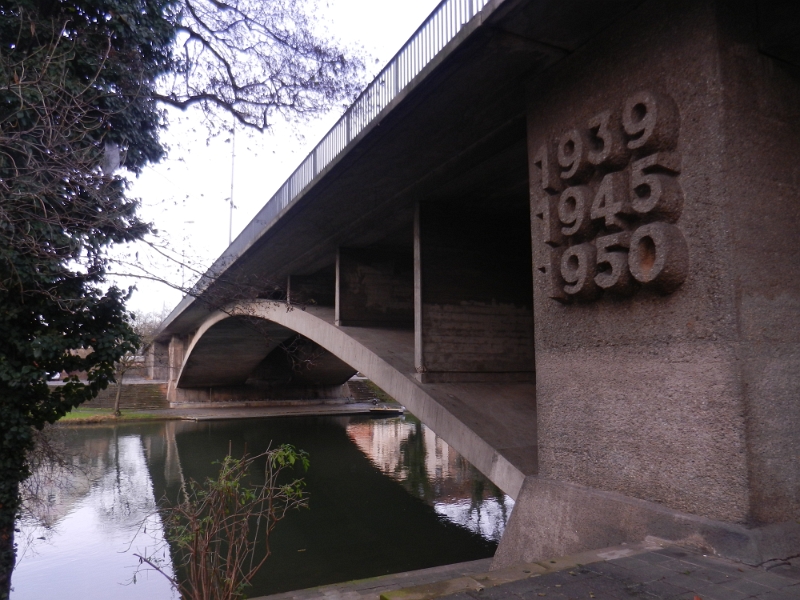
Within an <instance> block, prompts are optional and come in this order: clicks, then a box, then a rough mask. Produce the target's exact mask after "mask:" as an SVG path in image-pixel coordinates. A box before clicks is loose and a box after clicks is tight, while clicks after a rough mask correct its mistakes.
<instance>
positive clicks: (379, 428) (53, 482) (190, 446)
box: [11, 414, 513, 600]
mask: <svg viewBox="0 0 800 600" xmlns="http://www.w3.org/2000/svg"><path fill="white" fill-rule="evenodd" d="M53 430H54V431H55V438H56V439H55V443H56V444H58V445H59V447H60V450H61V452H62V454H63V455H64V456H66V457H67V458H68V461H69V463H70V465H72V468H67V469H54V470H48V469H41V470H40V471H39V472H38V474H37V475H36V476H35V477H34V480H33V481H34V482H35V483H36V485H37V486H38V488H37V494H36V497H37V498H38V499H39V502H38V504H34V505H32V506H31V507H30V509H29V510H28V511H27V513H26V516H25V518H24V519H22V521H21V523H20V529H21V531H20V533H19V534H17V535H18V542H19V546H20V548H19V554H20V558H19V561H18V566H17V568H16V570H15V572H14V576H13V581H12V584H13V587H14V591H13V592H12V595H11V598H12V600H28V599H34V598H36V599H39V598H59V599H63V600H73V599H75V600H77V599H81V600H91V599H93V598H97V599H100V598H102V599H104V600H105V599H108V598H120V599H127V598H131V599H134V598H135V599H145V598H146V599H148V600H150V599H152V600H160V599H165V600H166V599H168V598H177V594H175V593H174V592H172V590H171V589H170V586H169V584H168V582H167V580H166V579H165V578H164V577H163V576H161V575H160V574H158V573H155V572H153V571H147V570H144V569H142V568H141V566H139V564H138V559H136V557H135V556H134V553H140V554H145V555H152V553H153V549H154V548H162V549H161V550H159V552H161V555H160V558H161V559H162V560H163V561H164V565H165V568H166V570H167V571H168V572H171V570H170V563H169V560H170V556H169V552H167V551H166V550H163V543H162V542H163V537H162V535H163V531H162V525H161V522H160V520H159V518H158V516H157V514H155V509H156V507H157V499H161V498H163V497H168V498H176V497H177V496H178V494H179V490H180V489H181V486H183V485H185V484H186V483H187V482H188V481H189V480H191V479H194V480H196V481H201V480H203V479H205V478H206V477H208V476H215V475H216V470H217V469H218V467H216V466H215V465H214V464H213V463H214V462H215V461H218V460H219V459H221V458H222V457H223V456H224V455H225V454H226V453H227V451H228V448H229V445H230V447H231V450H232V454H233V455H234V456H239V455H241V454H242V453H243V452H244V451H245V449H246V450H247V452H248V453H250V454H256V453H258V452H261V451H263V450H265V449H266V448H267V446H269V445H270V444H271V445H272V446H275V445H277V444H283V443H290V444H293V445H294V446H295V447H297V448H301V449H304V450H306V451H307V452H308V453H309V454H310V460H311V466H310V468H309V470H308V472H307V473H306V474H305V481H306V484H307V488H306V489H307V491H308V493H309V510H303V511H298V512H294V513H291V514H290V515H289V516H288V517H287V518H286V519H285V520H284V521H282V522H280V523H279V524H278V526H277V528H276V529H275V531H274V532H273V535H272V537H271V542H270V545H271V547H272V552H273V554H272V556H271V557H270V558H269V559H268V560H267V562H266V564H265V566H264V568H263V569H262V570H261V572H260V573H259V575H258V576H257V577H256V579H255V580H254V582H253V587H252V588H249V589H248V596H250V597H254V596H259V595H266V594H273V593H278V592H283V591H288V590H294V589H302V588H307V587H313V586H317V585H324V584H327V583H335V582H339V581H347V580H352V579H361V578H365V577H374V576H378V575H384V574H387V573H396V572H400V571H409V570H414V569H422V568H427V567H432V566H438V565H443V564H450V563H454V562H460V561H466V560H475V559H478V558H485V557H489V556H491V555H492V554H493V553H494V550H495V548H496V546H497V542H498V541H499V539H500V536H501V535H502V532H503V529H504V527H505V524H506V522H507V520H508V518H509V516H510V513H511V509H512V507H513V501H512V500H511V499H510V498H508V497H507V496H505V495H504V494H503V493H502V492H501V491H500V490H499V489H497V488H496V487H495V486H494V485H493V484H491V483H490V482H489V481H488V480H487V479H485V478H484V477H483V476H482V475H481V474H480V473H479V472H477V471H476V470H475V469H474V468H473V467H472V466H471V465H470V464H469V463H468V462H467V461H466V460H465V459H464V458H463V457H461V456H460V455H459V454H458V453H456V452H455V451H454V450H453V449H452V448H450V447H449V446H448V445H447V444H446V443H445V442H444V441H443V440H442V439H441V438H439V437H438V436H436V435H435V434H434V433H433V432H432V431H431V430H430V429H428V428H427V427H425V426H424V425H422V424H421V423H420V422H419V421H417V420H416V419H415V418H414V417H413V416H411V415H408V414H407V415H404V416H402V417H395V418H386V419H371V418H368V417H302V418H300V417H285V418H273V419H250V420H236V421H204V422H191V421H164V422H157V423H131V424H124V425H108V426H102V425H97V426H95V425H83V426H59V427H55V428H53ZM134 581H135V582H134Z"/></svg>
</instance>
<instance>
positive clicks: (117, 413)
mask: <svg viewBox="0 0 800 600" xmlns="http://www.w3.org/2000/svg"><path fill="white" fill-rule="evenodd" d="M123 376H124V375H121V376H120V378H119V381H117V397H116V398H114V416H115V417H119V416H120V415H122V412H120V410H119V398H120V396H122V377H123Z"/></svg>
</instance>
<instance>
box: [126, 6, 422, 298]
mask: <svg viewBox="0 0 800 600" xmlns="http://www.w3.org/2000/svg"><path fill="white" fill-rule="evenodd" d="M437 4H438V1H436V0H330V1H329V2H328V3H325V2H321V4H320V15H319V16H320V17H321V22H323V23H325V24H326V25H327V28H328V30H329V31H330V32H331V34H332V35H333V36H335V37H337V38H339V40H341V42H343V43H344V44H346V45H348V46H355V47H362V48H363V49H364V50H365V51H366V52H367V53H368V55H369V56H371V58H372V61H371V62H370V64H369V65H368V68H369V71H370V73H371V74H372V75H374V74H377V73H378V72H379V71H380V69H381V68H383V66H384V65H385V64H386V63H387V62H388V61H389V60H390V59H391V58H392V56H394V54H395V53H396V52H397V51H398V50H399V49H400V47H401V46H402V45H403V44H404V43H405V42H406V40H407V39H408V38H409V37H410V36H411V34H413V32H414V31H415V30H416V29H417V27H419V25H420V24H421V23H422V21H423V20H424V19H425V18H426V17H427V16H428V15H429V14H430V13H431V11H432V10H433V9H434V8H435V7H436V5H437ZM343 111H344V107H341V108H339V109H337V110H334V111H332V112H331V114H329V115H327V116H326V117H323V118H319V119H317V120H315V121H312V122H309V123H307V124H305V125H303V126H302V127H300V128H298V129H296V130H294V129H293V128H291V127H290V126H288V125H285V124H282V123H279V124H276V126H275V127H274V128H273V130H272V132H271V133H266V134H258V133H253V132H245V131H241V130H237V134H236V153H235V161H234V168H233V173H234V179H233V182H234V185H233V190H234V192H233V199H234V205H235V210H234V212H233V221H232V223H233V238H234V239H235V238H236V236H237V235H238V234H239V232H240V231H241V230H242V229H243V228H244V226H245V225H247V223H248V222H249V221H250V220H251V219H252V218H253V217H254V216H255V215H256V213H257V212H258V211H259V210H260V209H261V207H262V206H263V205H264V203H265V202H266V201H267V200H268V199H269V198H270V197H271V196H272V195H273V194H274V193H275V191H276V190H277V189H278V187H279V186H280V185H281V184H283V182H284V181H285V180H286V179H287V178H288V176H289V175H290V174H291V173H292V171H294V169H295V168H296V167H297V166H298V165H299V164H300V162H301V161H302V160H303V158H305V156H306V155H307V154H308V153H309V152H310V151H311V149H312V148H313V147H314V146H315V145H316V144H317V143H318V142H319V141H320V140H321V139H322V137H323V136H324V135H325V133H326V132H327V131H328V129H330V127H331V126H333V124H334V123H335V122H336V120H337V119H338V118H339V116H341V114H342V112H343ZM169 119H170V127H169V129H168V131H166V132H165V133H164V134H163V138H162V139H163V140H164V141H165V142H166V143H167V145H168V146H169V147H170V152H169V155H168V157H167V158H166V159H165V160H163V161H162V162H161V163H159V164H158V165H154V166H152V167H150V168H148V169H147V170H146V171H145V172H144V173H143V174H142V175H141V176H140V177H138V178H135V179H134V180H133V182H132V186H131V189H130V194H131V195H132V196H134V197H138V198H140V199H141V200H142V209H141V211H140V214H141V215H142V216H143V217H144V218H145V219H146V220H148V221H151V222H152V223H154V224H155V226H156V228H157V229H158V230H159V231H160V236H161V237H162V238H164V239H165V240H166V241H167V242H168V243H169V245H170V246H172V248H173V249H174V251H175V252H176V253H178V254H182V255H183V256H184V257H185V259H186V262H187V263H191V264H193V265H202V267H207V266H208V265H210V264H211V263H212V262H213V261H214V260H215V259H216V258H217V257H218V256H219V255H221V254H222V252H223V251H224V250H225V248H226V247H227V246H228V235H229V234H228V225H229V212H230V209H229V204H228V198H230V195H231V139H230V136H229V135H222V136H218V137H216V138H214V139H211V140H210V141H209V140H207V138H208V133H207V129H205V128H204V127H203V125H202V124H201V122H200V115H199V113H198V112H195V111H188V112H179V111H172V112H170V116H169ZM125 256H126V257H130V259H131V260H133V261H136V262H138V263H139V264H141V265H143V266H145V267H146V268H147V269H149V270H151V271H153V272H155V273H157V274H158V276H160V277H163V278H165V279H167V280H169V281H171V282H174V283H175V284H176V285H180V284H181V282H182V281H183V282H185V283H186V284H188V283H189V282H190V281H192V280H193V279H194V277H195V276H196V275H195V273H193V272H192V271H191V269H181V267H179V266H178V265H177V264H175V263H171V262H169V261H165V260H158V257H157V256H155V255H154V253H153V252H152V251H148V249H147V248H145V247H143V246H137V247H134V248H131V249H129V250H128V251H127V252H126V253H125ZM117 269H120V267H117ZM133 283H135V284H136V287H137V290H136V291H135V292H134V294H133V297H132V298H131V300H130V302H129V303H128V306H129V308H130V309H131V310H134V311H137V312H161V311H162V310H169V309H172V308H173V307H174V306H175V305H177V303H178V302H179V301H180V299H181V294H180V292H178V291H177V290H175V289H173V288H170V287H169V286H167V285H164V284H161V283H155V282H148V281H146V280H141V279H140V280H138V281H135V282H134V281H132V280H130V279H127V278H120V279H119V281H118V284H119V285H124V286H128V285H131V284H133Z"/></svg>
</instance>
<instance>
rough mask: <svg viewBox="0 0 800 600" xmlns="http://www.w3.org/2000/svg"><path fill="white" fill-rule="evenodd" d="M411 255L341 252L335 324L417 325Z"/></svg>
mask: <svg viewBox="0 0 800 600" xmlns="http://www.w3.org/2000/svg"><path fill="white" fill-rule="evenodd" d="M413 269H414V259H413V256H412V254H411V252H404V251H402V250H386V249H374V248H366V249H362V248H339V251H338V253H337V256H336V316H335V320H336V324H337V325H351V326H357V327H358V326H361V327H366V326H372V327H375V326H377V327H408V328H409V329H410V328H411V327H412V326H413V324H414V270H413Z"/></svg>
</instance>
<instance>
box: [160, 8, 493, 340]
mask: <svg viewBox="0 0 800 600" xmlns="http://www.w3.org/2000/svg"><path fill="white" fill-rule="evenodd" d="M492 1H496V0H443V1H442V2H441V3H440V4H439V5H438V6H437V7H436V9H435V10H434V11H433V12H432V13H431V15H430V16H429V17H428V18H427V19H426V20H425V22H424V23H423V24H422V25H420V26H419V28H418V29H417V30H416V31H415V32H414V35H412V36H411V38H410V39H409V40H408V41H407V42H406V43H405V45H404V46H403V47H402V48H401V49H400V51H399V52H398V53H397V54H395V55H394V57H393V58H392V60H391V61H389V64H387V65H386V66H385V67H384V68H383V70H382V71H381V72H380V73H379V74H378V76H377V77H375V79H374V80H373V81H372V83H370V84H369V85H368V86H367V88H366V89H365V90H364V91H363V92H362V93H361V95H360V96H359V97H358V98H357V99H356V101H355V102H353V104H352V105H351V106H350V108H348V109H347V111H346V112H345V113H344V115H342V118H341V119H339V121H337V123H336V125H334V126H333V127H332V128H331V130H330V131H329V132H328V133H327V134H326V135H325V137H324V138H322V141H321V142H320V143H319V144H317V146H316V147H315V148H314V149H313V150H312V151H311V153H310V154H309V155H308V156H307V157H306V158H305V160H303V162H302V163H300V166H299V167H297V169H295V171H294V173H292V174H291V176H290V177H289V179H287V180H286V182H285V183H284V184H283V185H282V186H281V187H280V188H278V191H277V192H275V194H274V195H273V196H272V197H271V198H270V199H269V200H268V201H267V203H266V204H265V205H264V207H263V208H262V209H261V210H260V211H259V213H258V214H257V215H256V217H255V218H254V219H253V220H252V221H250V223H248V224H247V226H246V227H245V228H244V230H243V231H242V232H241V233H240V234H239V235H238V236H237V237H236V239H235V240H234V241H233V243H232V244H231V245H230V246H228V249H227V250H226V251H225V252H223V254H222V256H220V257H219V258H218V259H217V260H216V261H215V262H214V264H213V265H211V268H210V269H209V270H208V271H207V272H206V273H205V274H203V275H201V276H200V278H199V280H198V281H197V282H195V284H194V286H193V287H192V292H191V293H189V294H187V295H186V296H184V298H183V300H181V302H180V304H178V306H177V307H175V309H174V310H173V311H172V313H170V315H169V317H167V319H166V320H165V321H164V323H162V325H161V330H162V331H163V330H165V329H166V328H168V327H169V325H170V324H171V323H172V321H174V320H175V319H176V318H178V316H179V315H180V314H181V313H182V312H183V311H184V310H185V309H186V308H187V307H188V306H189V305H190V304H191V303H192V302H193V301H194V298H196V297H197V296H199V295H200V294H202V292H203V291H204V290H205V289H206V288H207V287H208V286H209V285H210V284H211V283H212V282H214V281H215V280H216V279H217V278H218V277H219V276H220V275H222V273H223V272H224V271H225V270H226V269H227V268H228V267H229V266H230V265H231V264H232V263H233V262H235V261H236V260H237V258H238V257H239V256H240V255H241V253H242V252H244V251H245V250H246V249H247V247H248V246H250V244H251V243H253V242H254V241H255V240H256V239H257V238H258V237H259V236H260V235H261V233H262V232H263V231H264V227H265V226H266V225H268V224H269V223H271V222H272V221H273V220H274V219H275V217H277V216H278V214H279V213H280V212H281V211H282V210H283V209H285V208H286V207H287V206H289V205H290V204H291V203H292V202H293V201H294V200H295V199H296V198H297V197H298V196H299V195H300V194H301V193H302V192H303V190H305V189H306V188H307V187H308V186H309V184H311V182H312V181H314V179H315V178H316V177H317V176H318V175H319V174H320V173H321V172H322V171H324V170H325V168H326V167H327V166H328V165H330V164H331V163H332V162H333V161H334V160H335V159H336V157H337V156H338V155H339V154H341V152H342V151H343V150H344V149H345V148H346V147H347V145H348V144H349V143H350V142H352V141H353V140H354V139H355V138H356V137H357V136H358V134H360V133H361V132H362V131H363V130H364V129H365V128H366V127H367V126H368V125H369V124H370V123H371V122H372V120H373V119H375V117H377V116H378V115H379V114H380V113H381V111H382V110H384V109H385V108H386V107H387V106H389V104H390V103H391V102H392V100H394V99H395V98H397V96H399V95H400V93H401V92H402V91H403V90H404V89H405V88H406V86H408V84H410V83H411V82H412V81H413V80H414V78H415V77H417V75H419V74H420V73H421V72H422V70H423V69H424V68H425V67H426V66H427V65H428V64H429V63H430V62H431V61H432V60H433V59H434V58H435V57H436V55H437V54H439V52H441V50H442V49H443V48H444V47H445V46H446V45H447V44H448V43H449V42H450V41H452V40H453V39H454V38H455V37H456V36H457V35H458V34H459V32H460V31H461V30H462V29H463V28H464V26H465V25H466V24H467V23H469V22H470V21H471V20H472V19H473V17H475V16H476V15H477V14H478V13H479V12H480V11H481V10H482V9H483V8H485V7H486V6H487V5H488V4H489V3H490V2H492Z"/></svg>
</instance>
